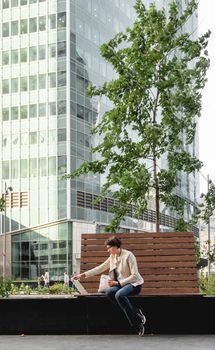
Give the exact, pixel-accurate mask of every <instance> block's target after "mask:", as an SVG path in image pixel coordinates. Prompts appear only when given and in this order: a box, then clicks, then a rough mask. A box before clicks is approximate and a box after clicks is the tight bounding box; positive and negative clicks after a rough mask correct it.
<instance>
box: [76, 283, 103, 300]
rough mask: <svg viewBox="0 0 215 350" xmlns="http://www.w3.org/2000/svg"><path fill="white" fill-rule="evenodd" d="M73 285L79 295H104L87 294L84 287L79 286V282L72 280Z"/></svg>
mask: <svg viewBox="0 0 215 350" xmlns="http://www.w3.org/2000/svg"><path fill="white" fill-rule="evenodd" d="M73 284H74V286H75V288H76V289H77V291H78V292H79V294H80V295H88V296H91V295H104V293H99V292H98V293H89V292H88V291H87V290H86V289H85V288H84V286H83V285H82V284H81V282H80V281H79V280H73Z"/></svg>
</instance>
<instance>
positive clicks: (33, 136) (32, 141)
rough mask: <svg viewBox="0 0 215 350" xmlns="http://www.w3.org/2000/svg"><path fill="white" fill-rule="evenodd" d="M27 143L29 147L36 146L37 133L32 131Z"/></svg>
mask: <svg viewBox="0 0 215 350" xmlns="http://www.w3.org/2000/svg"><path fill="white" fill-rule="evenodd" d="M29 142H30V145H36V144H37V132H36V131H32V132H30V134H29Z"/></svg>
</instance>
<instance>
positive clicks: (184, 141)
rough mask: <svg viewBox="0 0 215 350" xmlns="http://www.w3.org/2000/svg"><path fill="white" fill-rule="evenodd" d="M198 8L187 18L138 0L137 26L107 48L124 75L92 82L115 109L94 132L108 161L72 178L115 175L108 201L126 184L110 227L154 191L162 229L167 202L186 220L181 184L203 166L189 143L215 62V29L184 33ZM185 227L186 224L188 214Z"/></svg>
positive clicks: (173, 6) (193, 4)
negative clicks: (181, 177) (213, 34)
mask: <svg viewBox="0 0 215 350" xmlns="http://www.w3.org/2000/svg"><path fill="white" fill-rule="evenodd" d="M196 9H197V1H195V0H191V1H190V2H189V3H188V5H187V7H186V9H185V10H184V12H183V14H182V15H180V14H179V11H178V8H177V2H176V1H172V2H171V3H170V5H169V10H168V13H166V12H165V10H164V9H162V10H158V9H157V8H156V7H155V5H154V4H151V5H150V7H149V9H148V10H147V9H146V7H145V6H144V4H143V3H142V1H141V0H136V4H135V10H136V13H137V19H136V21H135V22H134V24H133V27H132V28H127V29H126V31H125V32H124V33H118V34H117V35H116V36H115V37H114V38H113V39H111V40H110V41H109V42H107V43H106V44H103V45H102V46H101V47H100V52H101V56H102V57H103V58H104V59H105V60H106V61H107V62H109V63H111V64H112V66H113V68H114V70H115V72H116V73H117V78H116V79H115V80H112V81H110V82H106V83H104V84H103V85H102V86H100V87H95V86H91V87H90V89H89V95H90V96H91V97H92V96H102V95H104V96H106V97H108V99H109V100H110V101H111V102H112V103H113V105H114V107H113V108H112V109H111V110H109V111H108V112H106V113H105V114H104V116H103V118H102V121H101V123H100V124H99V125H97V126H96V127H95V128H94V129H93V134H99V135H101V136H102V137H103V139H102V142H101V143H100V144H99V145H97V146H95V147H94V148H93V149H92V152H94V153H98V154H99V155H100V159H99V160H95V161H90V162H85V163H83V164H82V165H81V166H80V167H79V168H78V169H77V170H76V171H74V172H73V173H72V174H68V175H66V177H67V178H68V177H72V178H73V177H76V176H80V175H81V174H87V173H88V172H93V173H100V174H104V173H105V172H107V177H106V181H105V183H104V185H103V186H102V189H101V197H100V198H102V197H103V196H105V195H107V194H108V193H109V192H110V191H111V190H112V189H113V186H115V185H117V186H118V187H117V189H116V190H114V191H113V197H114V199H115V200H116V203H117V204H116V206H115V208H114V217H113V221H112V223H111V225H110V226H109V230H116V229H117V227H118V225H119V222H120V220H122V219H124V218H125V216H126V212H127V205H128V203H131V204H133V205H134V206H135V211H136V216H137V217H138V216H139V215H140V214H142V213H143V212H144V210H145V209H146V207H147V203H148V200H149V195H150V193H151V192H152V191H154V193H155V203H156V204H155V207H156V230H157V231H159V227H160V220H159V212H160V203H161V202H162V203H164V205H165V206H167V207H169V208H171V209H174V210H175V211H176V212H177V213H178V214H179V215H181V217H183V213H184V208H185V206H186V204H187V203H186V201H185V200H183V199H180V198H179V197H178V196H177V195H176V192H175V189H176V187H177V185H178V173H179V172H181V173H185V174H191V173H194V172H196V171H198V170H199V169H200V168H201V166H202V163H201V162H200V161H199V160H198V159H197V158H196V157H195V155H193V154H192V152H190V148H189V147H190V145H191V144H192V143H193V141H194V137H195V131H196V118H198V117H199V116H200V113H201V90H202V89H203V87H204V85H205V82H206V71H207V69H208V67H209V59H208V56H207V51H206V47H207V43H208V38H209V35H210V32H207V33H206V34H205V35H202V36H201V37H199V38H198V39H197V40H193V39H192V33H184V32H183V28H184V25H185V23H186V22H187V21H188V20H189V18H190V16H191V15H192V14H193V13H194V11H195V10H196ZM161 157H165V158H166V161H167V166H165V167H162V166H161V162H160V160H161ZM178 224H179V225H180V226H181V225H183V226H184V224H185V221H184V219H180V220H178ZM179 225H178V226H179Z"/></svg>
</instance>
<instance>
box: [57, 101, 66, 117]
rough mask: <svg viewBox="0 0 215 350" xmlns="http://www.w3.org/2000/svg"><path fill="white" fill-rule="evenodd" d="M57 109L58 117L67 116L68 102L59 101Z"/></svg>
mask: <svg viewBox="0 0 215 350" xmlns="http://www.w3.org/2000/svg"><path fill="white" fill-rule="evenodd" d="M57 107H58V110H57V113H58V115H61V114H66V101H58V104H57Z"/></svg>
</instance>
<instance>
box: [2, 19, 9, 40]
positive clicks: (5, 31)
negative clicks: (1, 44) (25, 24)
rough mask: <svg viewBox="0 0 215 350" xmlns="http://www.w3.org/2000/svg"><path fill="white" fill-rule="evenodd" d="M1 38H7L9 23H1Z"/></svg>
mask: <svg viewBox="0 0 215 350" xmlns="http://www.w3.org/2000/svg"><path fill="white" fill-rule="evenodd" d="M2 36H3V37H4V38H6V37H7V36H9V22H6V23H2Z"/></svg>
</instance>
